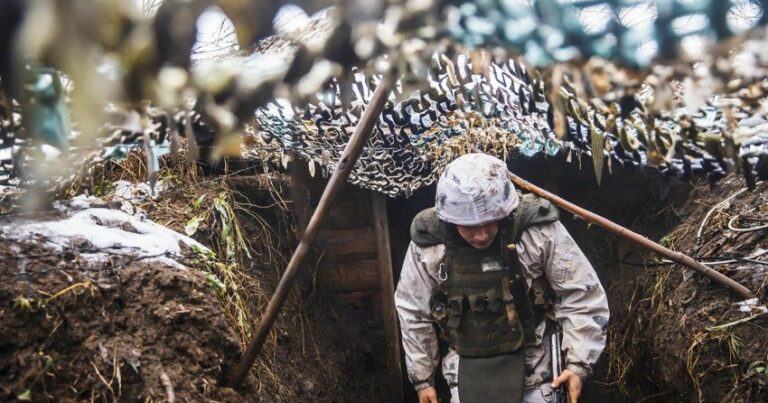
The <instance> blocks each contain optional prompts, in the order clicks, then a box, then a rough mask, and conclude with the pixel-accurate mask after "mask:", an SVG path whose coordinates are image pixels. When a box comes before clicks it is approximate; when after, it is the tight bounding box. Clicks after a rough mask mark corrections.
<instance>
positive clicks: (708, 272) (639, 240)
mask: <svg viewBox="0 0 768 403" xmlns="http://www.w3.org/2000/svg"><path fill="white" fill-rule="evenodd" d="M509 179H510V180H511V181H512V183H514V184H515V185H516V186H517V187H519V188H520V189H523V190H526V191H528V192H531V193H533V194H535V195H537V196H539V197H543V198H544V199H547V200H549V201H551V202H552V203H554V204H556V205H557V206H559V207H562V208H563V209H565V210H568V211H570V212H571V213H573V214H574V215H576V216H577V217H579V218H581V219H583V220H585V221H587V222H589V223H592V224H595V225H599V226H601V227H603V228H605V229H607V230H608V231H610V232H613V233H614V234H616V235H618V236H620V237H622V238H624V239H626V240H629V241H630V242H632V243H634V244H636V245H638V246H640V247H643V248H645V249H648V250H650V251H652V252H656V253H658V254H659V255H661V256H664V257H666V258H667V259H669V260H671V261H673V262H676V263H679V264H681V265H683V266H686V267H688V268H690V269H691V270H693V271H695V272H697V273H699V274H702V275H704V276H705V277H707V278H708V279H710V280H712V281H714V282H715V283H717V284H719V285H722V286H724V287H725V288H728V289H729V290H731V291H733V292H734V293H736V294H737V295H739V296H740V297H742V298H744V299H750V298H754V297H755V295H754V294H753V293H752V291H750V290H749V289H748V288H747V287H744V286H743V285H741V284H739V283H737V282H736V281H734V280H733V279H730V278H728V277H727V276H725V275H723V274H722V273H720V272H718V271H715V270H712V269H711V268H709V267H707V266H704V265H703V264H701V263H699V262H697V261H696V260H694V259H693V258H691V257H690V256H688V255H686V254H684V253H680V252H675V251H673V250H671V249H669V248H666V247H664V246H661V245H659V244H658V243H656V242H653V241H651V240H650V239H648V238H646V237H644V236H642V235H640V234H638V233H637V232H634V231H631V230H629V229H627V228H625V227H622V226H621V225H619V224H616V223H615V222H613V221H611V220H609V219H607V218H605V217H601V216H599V215H597V214H595V213H593V212H591V211H589V210H585V209H583V208H581V207H579V206H577V205H575V204H573V203H571V202H569V201H567V200H565V199H563V198H561V197H559V196H556V195H555V194H553V193H551V192H548V191H546V190H544V189H542V188H540V187H538V186H536V185H534V184H532V183H530V182H528V181H526V180H525V179H523V178H521V177H519V176H517V175H515V174H513V173H511V172H510V173H509Z"/></svg>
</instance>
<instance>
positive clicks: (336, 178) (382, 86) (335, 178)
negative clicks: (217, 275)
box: [229, 72, 395, 389]
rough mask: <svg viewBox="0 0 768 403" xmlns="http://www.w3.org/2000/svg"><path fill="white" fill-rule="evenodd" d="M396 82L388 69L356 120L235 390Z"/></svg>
mask: <svg viewBox="0 0 768 403" xmlns="http://www.w3.org/2000/svg"><path fill="white" fill-rule="evenodd" d="M394 82H395V80H394V77H393V76H392V74H391V72H387V73H385V74H384V75H383V76H382V78H381V81H380V82H379V85H378V86H376V89H375V90H374V91H373V95H372V96H371V100H370V102H369V103H368V107H367V108H366V109H365V112H363V116H361V117H360V120H359V121H358V122H357V126H355V131H354V132H353V133H352V137H350V138H349V142H348V143H347V146H346V147H345V148H344V152H342V153H341V157H340V158H339V162H338V163H337V164H336V170H335V171H333V175H332V176H331V180H330V181H328V186H326V187H325V190H323V195H322V196H321V197H320V202H319V203H318V204H317V208H316V209H315V212H314V213H313V214H312V217H311V218H310V219H309V222H308V223H307V228H306V229H305V230H304V235H303V236H302V237H301V241H300V242H299V245H298V246H297V247H296V250H294V251H293V255H292V256H291V260H289V261H288V267H286V268H285V272H283V276H282V277H281V278H280V282H279V283H278V284H277V288H276V289H275V293H274V294H273V295H272V298H271V299H270V300H269V303H268V304H267V308H266V309H265V310H264V314H263V315H262V316H261V322H259V326H258V327H257V328H256V330H255V331H254V332H253V335H252V338H251V341H250V342H249V343H248V348H246V350H245V353H243V356H242V358H241V359H240V362H239V363H238V364H237V366H236V367H235V369H234V370H233V371H232V373H231V374H230V377H229V387H231V388H233V389H236V388H237V387H239V386H240V384H242V383H243V380H245V378H246V376H248V371H249V370H250V369H251V366H252V365H253V362H254V361H256V357H257V356H258V355H259V351H261V347H262V346H263V345H264V341H265V340H266V339H267V335H268V334H269V331H270V330H271V329H272V325H273V324H274V323H275V319H276V318H277V314H278V312H280V308H281V307H282V306H283V302H285V299H286V298H287V297H288V291H290V289H291V286H292V285H293V281H294V279H295V278H296V274H297V273H298V272H299V269H300V268H301V263H302V261H304V258H305V257H306V256H307V254H308V253H309V247H310V245H312V242H313V241H314V240H315V236H317V232H318V231H319V230H320V226H321V225H322V223H323V220H325V217H326V216H327V215H328V210H330V209H331V206H332V205H333V202H334V201H335V200H336V195H338V193H339V190H340V189H341V188H342V186H343V185H344V184H345V183H346V182H347V178H349V173H350V172H352V168H353V167H354V166H355V162H356V161H357V158H358V157H359V156H360V152H361V151H362V150H363V147H365V144H366V143H367V142H368V139H369V138H370V137H371V134H372V133H373V126H374V125H375V124H376V122H377V121H378V120H379V115H381V111H382V110H383V109H384V105H385V104H386V102H387V99H388V98H389V94H390V92H391V91H392V86H393V85H394Z"/></svg>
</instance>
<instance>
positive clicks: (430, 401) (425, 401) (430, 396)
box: [418, 386, 437, 403]
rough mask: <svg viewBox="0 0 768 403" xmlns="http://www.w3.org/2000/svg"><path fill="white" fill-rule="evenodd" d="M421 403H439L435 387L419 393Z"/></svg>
mask: <svg viewBox="0 0 768 403" xmlns="http://www.w3.org/2000/svg"><path fill="white" fill-rule="evenodd" d="M418 393H419V403H437V390H435V387H434V386H430V387H428V388H424V389H422V390H420V391H419V392H418Z"/></svg>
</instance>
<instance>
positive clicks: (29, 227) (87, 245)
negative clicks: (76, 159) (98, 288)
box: [1, 196, 208, 269]
mask: <svg viewBox="0 0 768 403" xmlns="http://www.w3.org/2000/svg"><path fill="white" fill-rule="evenodd" d="M94 201H100V199H97V198H94V197H92V196H90V197H78V198H74V199H72V200H70V203H68V204H67V205H66V206H62V208H61V210H60V211H62V210H63V211H64V212H65V214H67V215H68V216H67V217H65V218H63V219H47V220H17V221H15V222H10V223H9V224H8V225H4V226H3V229H2V231H1V232H2V235H3V237H5V238H8V239H15V240H26V239H39V240H41V241H42V242H44V243H45V244H46V245H47V246H50V247H51V248H52V249H53V250H55V251H63V250H65V249H69V248H75V249H80V250H81V251H82V252H83V254H82V256H83V257H85V258H86V259H89V260H97V261H103V260H106V258H107V257H108V256H109V254H119V255H128V256H133V257H140V258H148V259H152V260H156V261H162V262H163V263H166V264H169V265H171V266H173V267H177V268H179V269H186V268H185V267H184V266H183V265H181V264H179V263H178V262H176V261H175V260H174V259H173V258H175V257H181V256H182V245H184V246H187V247H189V248H192V249H197V250H201V251H207V250H208V248H206V247H205V246H203V245H202V244H200V243H199V242H197V241H195V240H194V239H192V238H189V237H187V236H185V235H182V234H179V233H177V232H175V231H172V230H170V229H168V228H166V227H164V226H162V225H159V224H157V223H155V222H153V221H151V220H147V219H145V218H144V217H140V216H135V215H130V214H128V213H126V212H124V211H121V210H112V209H107V208H94V207H88V208H83V207H84V206H87V205H88V204H89V203H93V202H94ZM102 203H103V202H102Z"/></svg>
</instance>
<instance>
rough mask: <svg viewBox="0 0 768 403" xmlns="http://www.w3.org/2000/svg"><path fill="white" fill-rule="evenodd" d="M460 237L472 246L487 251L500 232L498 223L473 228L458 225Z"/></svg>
mask: <svg viewBox="0 0 768 403" xmlns="http://www.w3.org/2000/svg"><path fill="white" fill-rule="evenodd" d="M456 228H457V229H458V230H459V235H461V237H462V238H464V240H465V241H467V242H468V243H469V244H470V245H472V246H473V247H475V248H477V249H485V248H487V247H489V246H490V245H491V243H493V239H494V238H496V233H497V232H499V223H498V221H496V222H492V223H490V224H484V225H474V226H471V227H467V226H463V225H457V226H456Z"/></svg>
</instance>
